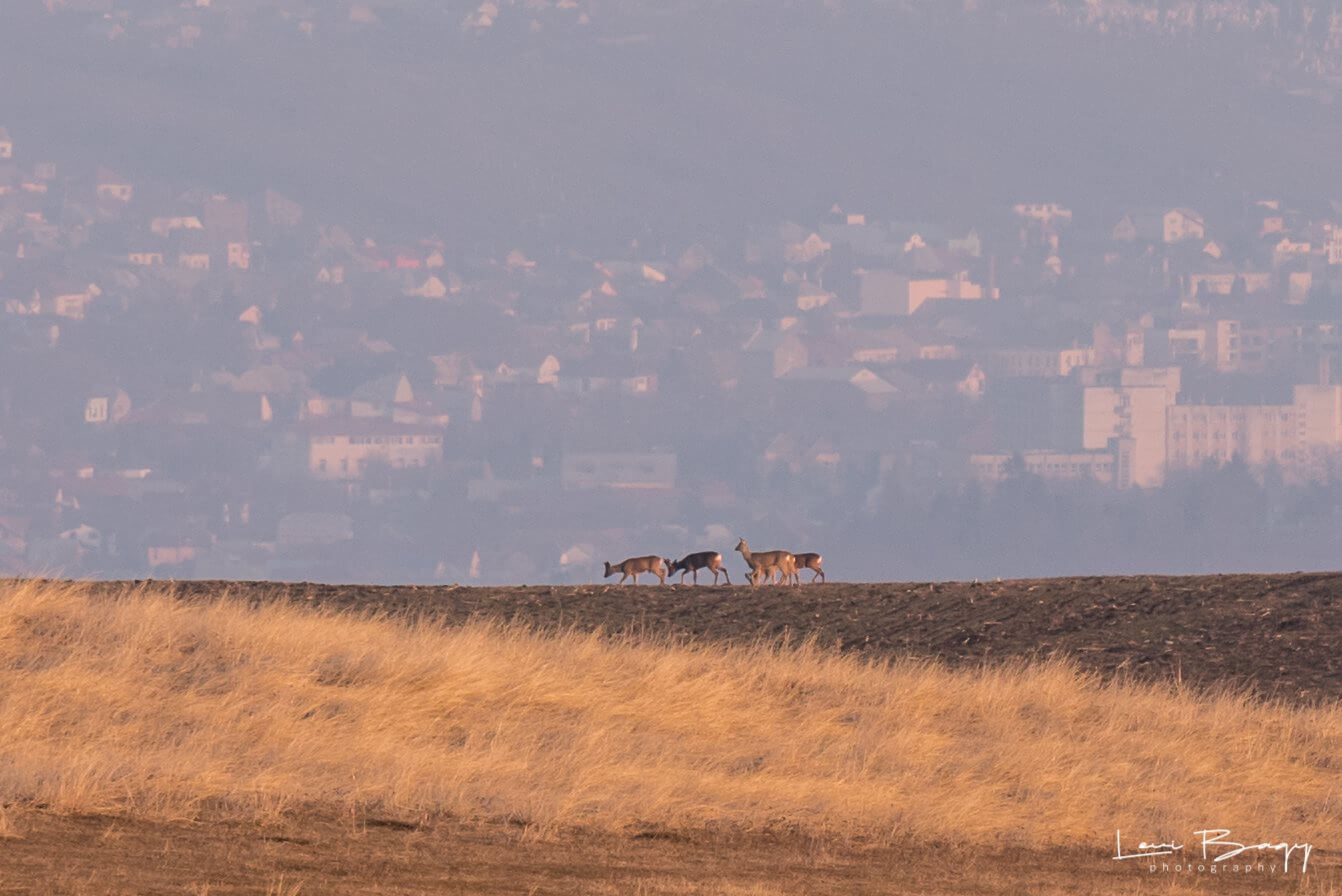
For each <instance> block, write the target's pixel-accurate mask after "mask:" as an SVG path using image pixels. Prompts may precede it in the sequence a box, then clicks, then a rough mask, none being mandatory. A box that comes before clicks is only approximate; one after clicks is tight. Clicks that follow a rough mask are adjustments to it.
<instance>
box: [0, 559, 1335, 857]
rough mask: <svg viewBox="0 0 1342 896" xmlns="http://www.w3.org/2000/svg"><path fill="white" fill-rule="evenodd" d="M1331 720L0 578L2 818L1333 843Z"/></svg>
mask: <svg viewBox="0 0 1342 896" xmlns="http://www.w3.org/2000/svg"><path fill="white" fill-rule="evenodd" d="M1339 756H1342V708H1339V707H1338V706H1336V705H1328V706H1323V707H1311V708H1300V707H1291V706H1286V705H1282V704H1273V703H1266V702H1262V701H1258V700H1255V699H1252V698H1250V697H1248V696H1246V695H1244V694H1237V693H1220V694H1199V693H1193V692H1188V691H1183V690H1179V689H1175V688H1161V687H1152V686H1138V685H1133V684H1124V683H1116V682H1103V681H1100V680H1098V679H1096V678H1094V677H1088V676H1086V675H1083V674H1081V673H1079V672H1077V671H1076V669H1075V668H1073V667H1071V666H1069V665H1067V664H1065V663H1050V664H1045V665H1034V666H1026V665H1008V666H1002V667H993V668H986V669H983V670H977V671H951V670H948V669H946V668H943V667H941V666H938V665H936V664H931V663H927V662H894V663H878V662H869V661H864V660H861V659H858V658H855V657H852V656H846V655H840V654H836V653H831V652H828V651H823V650H820V649H817V648H815V647H814V646H810V645H802V646H800V647H780V646H778V645H762V646H758V647H755V648H724V647H720V646H712V645H700V646H684V645H680V646H674V645H667V644H654V643H647V642H638V641H633V640H628V639H611V638H604V637H601V636H598V635H579V634H566V633H557V634H556V633H538V632H531V631H526V630H522V629H516V628H507V627H502V626H499V625H493V624H486V623H480V624H471V625H467V626H464V627H458V628H442V627H434V626H431V625H422V626H412V625H409V624H406V623H404V622H402V621H399V620H395V619H387V618H373V617H358V616H352V615H348V614H346V615H336V614H333V613H325V612H319V611H313V610H309V609H306V608H300V607H295V606H292V605H279V604H273V605H262V606H260V607H256V608H253V607H250V606H248V605H247V604H246V603H244V602H242V601H236V600H231V599H229V598H228V597H227V595H223V596H221V598H220V599H218V600H215V601H210V602H194V603H184V602H179V601H177V600H175V599H172V598H169V597H166V596H163V595H159V594H155V593H154V592H153V591H151V590H144V589H141V590H128V591H127V592H126V593H124V594H123V595H122V596H120V597H119V598H116V599H107V598H93V597H91V596H90V595H89V594H88V593H86V591H85V590H84V589H82V588H81V587H80V586H78V585H53V584H31V583H8V584H0V805H5V804H9V805H17V806H24V805H45V806H48V807H50V808H51V809H53V810H55V811H58V812H94V811H96V812H116V813H124V814H129V815H139V816H144V817H153V818H181V817H196V816H198V815H200V814H201V813H204V812H218V811H226V812H230V813H233V814H238V815H242V816H243V817H248V818H258V819H262V820H264V819H266V818H268V817H279V816H283V815H285V814H286V813H288V812H290V811H292V810H297V809H299V808H304V807H311V806H314V805H317V806H323V807H328V808H332V809H336V810H338V811H343V812H346V813H350V814H351V815H352V816H353V817H355V818H358V817H360V816H367V815H368V814H370V813H372V814H389V815H393V816H396V817H411V818H413V817H416V816H426V817H427V816H433V815H435V814H438V813H452V814H456V815H462V816H475V817H486V818H500V817H513V818H516V819H519V820H521V821H524V822H526V823H527V824H530V825H534V826H537V827H538V828H540V829H545V828H546V827H554V826H579V827H586V828H591V829H594V830H619V831H628V830H630V829H631V827H633V828H637V827H638V826H647V827H649V828H652V829H656V828H704V827H710V828H730V829H732V830H746V831H749V830H763V829H785V830H795V831H801V832H804V833H808V834H813V835H821V836H823V835H831V834H832V835H840V836H843V837H847V838H853V837H867V838H873V839H876V840H887V839H893V838H899V837H905V836H916V837H924V838H935V839H937V840H940V841H949V842H957V843H996V844H1010V843H1032V844H1036V845H1043V844H1068V843H1070V844H1078V845H1085V846H1098V847H1101V848H1103V847H1104V845H1106V844H1109V843H1111V842H1112V838H1113V832H1114V829H1115V828H1116V827H1120V828H1123V829H1124V830H1125V831H1126V830H1131V831H1133V832H1134V836H1146V835H1150V836H1156V835H1160V834H1167V835H1170V834H1175V833H1178V834H1186V833H1187V832H1190V831H1192V830H1194V829H1195V828H1198V827H1201V826H1204V825H1207V824H1213V825H1215V826H1220V827H1229V828H1232V829H1234V830H1236V831H1237V832H1239V831H1243V832H1245V833H1246V834H1252V833H1257V834H1261V835H1263V836H1273V837H1282V838H1292V839H1294V840H1297V841H1305V840H1308V841H1310V842H1313V843H1314V844H1315V845H1316V846H1317V847H1319V848H1326V847H1327V846H1328V845H1329V844H1337V843H1339V842H1340V841H1342V836H1339V835H1342V800H1340V799H1339V784H1340V783H1342V781H1340V778H1342V775H1340V774H1339V768H1340V766H1339V760H1338V757H1339Z"/></svg>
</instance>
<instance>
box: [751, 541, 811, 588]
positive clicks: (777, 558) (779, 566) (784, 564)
mask: <svg viewBox="0 0 1342 896" xmlns="http://www.w3.org/2000/svg"><path fill="white" fill-rule="evenodd" d="M736 550H738V551H740V552H741V557H742V558H743V559H744V560H745V561H746V565H747V566H749V567H750V584H752V585H758V584H759V583H760V576H761V575H763V576H764V578H765V579H766V580H768V579H772V578H773V575H774V573H777V574H778V581H779V582H782V581H783V580H785V579H790V578H791V577H792V576H794V575H796V572H797V567H796V562H795V561H794V560H793V558H792V555H791V554H790V553H788V552H787V551H760V552H758V553H752V552H751V550H750V545H748V544H746V540H745V539H744V538H743V539H741V540H740V541H739V542H737V545H736Z"/></svg>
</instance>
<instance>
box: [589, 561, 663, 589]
mask: <svg viewBox="0 0 1342 896" xmlns="http://www.w3.org/2000/svg"><path fill="white" fill-rule="evenodd" d="M617 572H618V573H621V576H620V581H619V582H618V583H617V584H620V585H623V584H624V580H625V579H627V578H629V577H630V576H633V578H634V584H635V585H637V584H638V574H639V573H642V572H650V573H652V574H653V575H655V576H656V577H657V582H658V584H660V585H665V584H666V568H665V565H664V561H663V560H662V558H661V557H630V558H629V559H628V560H622V561H620V562H619V563H607V564H606V574H605V576H603V578H607V579H609V578H610V577H611V576H613V575H615V574H616V573H617Z"/></svg>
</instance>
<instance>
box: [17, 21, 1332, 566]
mask: <svg viewBox="0 0 1342 896" xmlns="http://www.w3.org/2000/svg"><path fill="white" fill-rule="evenodd" d="M4 18H5V22H4V24H5V27H4V28H0V346H2V347H3V351H0V572H3V573H4V574H9V575H23V574H30V573H34V572H59V573H64V574H68V575H72V576H79V577H94V578H145V577H152V578H221V579H283V580H313V581H326V582H339V581H356V582H380V583H453V582H461V583H482V584H488V583H496V584H503V583H524V582H531V583H535V582H542V583H543V582H555V583H580V582H589V581H596V580H600V578H601V574H602V570H603V567H602V564H603V562H605V561H617V560H619V559H621V558H624V557H627V556H631V555H637V554H653V553H655V554H658V555H660V556H665V557H679V556H681V555H683V554H686V553H688V552H690V551H693V550H701V549H713V550H718V551H721V552H723V553H724V554H728V555H729V566H730V568H731V569H732V570H740V569H744V566H743V564H742V563H741V561H740V558H739V557H738V556H737V555H734V554H730V549H731V547H732V545H734V544H736V542H737V539H738V538H740V537H742V536H745V537H749V538H750V539H751V543H752V544H754V545H755V546H756V547H757V548H767V547H787V548H789V549H792V550H797V551H800V550H814V551H821V552H823V553H824V555H825V558H826V559H825V568H826V570H827V571H828V573H829V575H830V576H831V577H833V578H836V579H840V580H872V581H877V580H892V579H899V580H927V579H946V578H959V579H972V578H983V579H988V578H997V577H1017V576H1045V575H1080V574H1108V573H1137V572H1168V573H1192V572H1213V571H1215V572H1225V571H1234V570H1258V571H1274V570H1294V569H1306V568H1320V567H1327V566H1329V565H1330V564H1332V565H1335V560H1334V559H1333V558H1335V557H1336V556H1338V554H1339V550H1342V536H1339V534H1338V533H1339V531H1342V529H1340V528H1339V526H1338V525H1337V522H1338V515H1337V514H1338V511H1337V508H1338V506H1339V498H1342V480H1340V479H1339V467H1338V463H1337V461H1338V458H1339V450H1340V449H1342V363H1340V360H1342V359H1339V346H1342V335H1340V334H1339V325H1342V172H1340V171H1339V169H1338V167H1337V165H1336V158H1335V156H1336V147H1337V146H1338V145H1342V142H1340V139H1342V133H1339V131H1340V130H1342V126H1340V122H1342V119H1339V117H1338V115H1337V114H1336V105H1335V104H1336V102H1337V100H1338V91H1339V89H1342V11H1340V9H1339V7H1338V5H1337V4H1335V3H1326V2H1325V3H1320V2H1303V0H1302V2H1284V0H1283V2H1277V3H1269V2H1253V3H1249V2H1233V0H1225V2H1215V3H1213V2H1191V0H1190V2H1164V3H1155V2H1149V3H1142V2H1118V0H1113V2H1109V0H1101V2H1089V3H1080V2H1076V3H1070V2H1062V0H1055V2H1033V0H1019V2H1006V0H1002V2H989V0H979V2H974V0H966V2H963V3H946V2H930V0H929V2H914V0H910V2H904V3H887V2H842V0H828V2H819V0H816V2H804V0H798V2H790V3H760V2H736V3H700V2H691V0H685V2H679V3H665V2H662V3H645V2H639V0H623V2H616V0H606V2H597V0H559V2H549V0H530V2H525V3H524V2H502V0H500V2H494V0H490V2H485V3H481V4H475V3H443V2H427V0H426V2H417V0H381V2H377V0H367V2H345V0H341V2H329V3H315V2H304V0H246V2H244V0H193V2H156V0H46V2H37V0H32V2H29V0H23V2H14V3H11V4H8V5H7V8H6V10H5V12H4Z"/></svg>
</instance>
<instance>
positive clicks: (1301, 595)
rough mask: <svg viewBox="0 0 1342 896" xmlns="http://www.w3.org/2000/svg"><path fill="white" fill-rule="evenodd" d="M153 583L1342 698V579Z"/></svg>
mask: <svg viewBox="0 0 1342 896" xmlns="http://www.w3.org/2000/svg"><path fill="white" fill-rule="evenodd" d="M126 584H129V583H114V582H107V583H97V584H96V585H95V587H96V588H98V589H99V590H106V591H112V590H117V589H120V588H123V587H124V586H125V585H126ZM156 584H158V585H165V586H168V587H171V588H172V589H174V590H175V591H176V592H177V593H178V594H179V595H181V596H182V597H183V598H188V599H194V598H200V597H205V596H218V595H220V594H222V593H227V594H229V595H232V596H234V597H238V598H243V599H249V600H255V601H271V600H287V601H293V602H298V603H303V604H307V605H310V606H317V607H325V608H328V609H342V610H359V611H377V612H385V613H391V614H395V615H405V616H408V617H411V618H417V619H429V620H435V621H442V622H444V623H448V624H452V623H461V622H464V621H466V620H468V619H472V618H480V617H484V618H494V619H500V620H506V621H515V622H522V623H526V624H530V625H534V626H538V627H542V628H554V627H564V628H574V629H578V630H583V631H590V630H594V629H598V628H599V629H603V630H605V631H609V632H631V633H634V634H638V635H643V636H652V637H671V638H689V639H692V640H696V641H719V642H728V643H741V642H747V641H753V640H756V639H759V638H768V639H777V638H791V639H793V640H800V639H803V638H809V637H814V638H815V639H816V641H817V642H818V643H820V644H821V645H824V646H835V647H837V648H839V649H841V650H846V651H858V652H861V653H863V654H867V655H872V656H915V657H928V658H935V659H939V660H941V661H943V662H946V663H949V664H951V665H953V666H964V665H978V664H981V663H983V662H985V661H989V662H996V661H1002V660H1007V659H1011V658H1030V657H1045V656H1050V655H1063V656H1068V657H1071V658H1073V659H1075V661H1076V662H1077V663H1078V664H1079V665H1080V666H1081V667H1082V668H1083V669H1086V670H1089V671H1094V672H1098V673H1101V674H1103V675H1105V676H1112V675H1115V674H1118V675H1130V676H1132V677H1133V678H1135V679H1138V680H1160V681H1180V682H1183V683H1185V684H1188V685H1193V686H1198V687H1212V686H1217V685H1230V686H1235V687H1246V686H1247V687H1251V688H1253V689H1254V690H1255V691H1257V692H1258V693H1259V694H1261V695H1263V696H1266V697H1273V698H1281V699H1285V700H1289V701H1291V702H1306V703H1313V702H1318V701H1324V700H1335V699H1338V698H1340V697H1342V601H1339V600H1338V597H1339V595H1340V594H1342V573H1338V572H1319V573H1295V574H1282V575H1220V576H1121V577H1084V578H1058V579H1023V580H1011V581H1001V582H997V581H993V582H914V583H895V582H888V583H872V584H864V583H838V582H833V583H829V584H817V585H810V584H808V585H802V586H800V587H792V588H787V587H770V586H763V587H760V588H750V587H748V586H740V587H732V588H727V587H712V586H705V585H699V586H698V587H694V586H690V585H685V586H666V587H658V586H646V585H641V586H616V585H608V584H607V585H586V586H582V585H580V586H567V585H565V586H549V585H519V586H513V587H466V586H458V585H443V586H394V587H382V586H370V585H321V584H310V583H292V584H290V583H272V582H214V581H178V582H171V583H169V582H159V583H156Z"/></svg>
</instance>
